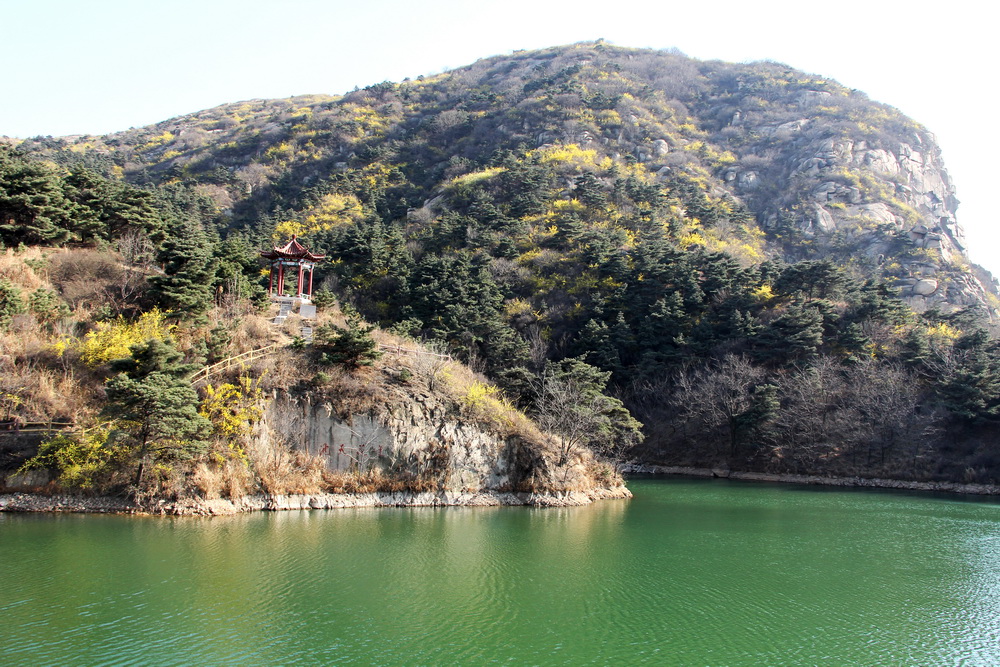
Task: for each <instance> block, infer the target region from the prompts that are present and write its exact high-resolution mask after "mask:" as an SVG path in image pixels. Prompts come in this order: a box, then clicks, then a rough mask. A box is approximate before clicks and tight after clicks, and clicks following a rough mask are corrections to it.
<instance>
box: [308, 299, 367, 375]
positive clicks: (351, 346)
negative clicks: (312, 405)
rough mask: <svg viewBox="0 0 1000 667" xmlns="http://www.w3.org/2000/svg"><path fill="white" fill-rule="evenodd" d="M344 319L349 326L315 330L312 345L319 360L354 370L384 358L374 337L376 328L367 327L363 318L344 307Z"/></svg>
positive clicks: (327, 325)
mask: <svg viewBox="0 0 1000 667" xmlns="http://www.w3.org/2000/svg"><path fill="white" fill-rule="evenodd" d="M344 316H345V318H346V320H347V322H346V324H347V326H346V327H341V326H337V325H336V324H324V325H323V326H321V327H319V328H318V329H316V334H315V342H314V343H313V346H314V347H315V348H316V349H317V350H318V351H319V352H320V361H322V362H323V363H325V364H343V365H345V366H347V367H348V368H352V369H356V368H359V367H361V366H371V365H372V364H373V363H375V360H376V359H378V358H379V357H381V356H382V353H381V352H379V349H378V343H377V342H376V341H375V339H374V338H373V337H372V331H374V330H375V327H374V326H370V325H367V324H365V323H364V321H363V320H362V319H361V315H360V314H359V313H358V312H357V311H355V310H353V309H351V308H346V307H345V309H344Z"/></svg>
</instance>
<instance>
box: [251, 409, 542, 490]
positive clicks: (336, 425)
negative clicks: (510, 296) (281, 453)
mask: <svg viewBox="0 0 1000 667" xmlns="http://www.w3.org/2000/svg"><path fill="white" fill-rule="evenodd" d="M379 412H380V413H381V414H380V415H378V416H376V415H375V414H372V413H367V414H355V415H348V416H342V415H340V414H338V412H337V411H336V409H335V407H334V405H333V403H331V402H330V400H329V399H328V398H324V397H322V396H314V395H305V396H297V397H293V396H289V395H281V396H277V397H275V398H274V399H273V400H271V401H269V402H268V404H267V410H266V414H265V424H266V426H267V427H268V428H265V429H264V432H265V433H267V434H269V436H266V437H269V438H271V439H274V440H277V441H278V442H280V443H284V444H286V445H287V446H290V447H291V448H292V449H294V450H297V451H301V452H306V453H308V454H309V455H311V456H316V457H318V458H320V459H321V460H322V461H323V462H324V464H325V466H326V468H327V469H328V470H332V471H349V470H358V469H360V470H370V469H373V468H378V469H379V470H381V471H383V472H385V473H387V474H395V475H399V474H404V475H407V476H409V477H411V478H414V479H419V480H423V481H425V482H429V483H434V484H436V485H438V486H440V487H441V488H443V489H449V490H455V491H465V492H479V491H488V490H492V491H510V490H527V489H530V488H532V487H533V485H534V484H536V483H537V482H540V481H541V480H544V479H548V478H550V477H551V473H552V471H551V470H550V469H549V466H548V464H547V462H546V459H545V457H544V456H543V455H541V453H540V452H538V451H533V449H534V448H533V447H532V445H531V444H530V443H527V442H525V441H524V440H523V439H522V438H520V437H518V436H513V435H511V436H507V437H503V436H501V435H499V434H497V433H492V432H490V431H488V430H487V429H484V428H482V427H481V426H479V425H477V424H475V423H470V422H465V421H463V420H461V419H460V418H458V416H457V415H455V414H454V413H452V412H450V411H449V410H448V409H447V408H446V406H445V405H444V404H443V403H442V402H441V401H440V400H439V399H437V398H435V397H434V396H433V395H431V394H429V393H416V394H414V395H413V397H412V401H410V402H407V403H399V404H395V405H391V406H386V408H385V409H384V410H379ZM266 444H267V441H266V440H265V445H266ZM271 444H276V443H271Z"/></svg>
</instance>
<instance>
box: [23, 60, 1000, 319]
mask: <svg viewBox="0 0 1000 667" xmlns="http://www.w3.org/2000/svg"><path fill="white" fill-rule="evenodd" d="M20 146H21V148H22V149H27V150H29V151H33V152H37V153H40V154H42V155H45V156H46V157H48V158H50V159H52V160H55V161H56V162H63V163H70V162H73V163H78V162H81V161H82V162H83V163H85V164H88V165H90V166H94V167H97V168H99V169H102V170H104V171H105V172H107V173H114V174H118V175H123V176H125V177H126V178H127V179H129V180H131V181H133V182H140V183H141V182H158V183H164V182H171V181H177V180H184V181H188V182H195V183H198V184H200V191H201V192H202V193H203V194H205V195H206V196H208V197H210V198H211V199H212V200H213V201H214V202H215V205H216V207H217V209H218V212H219V214H220V216H221V218H220V223H222V224H225V225H226V226H228V227H229V228H230V229H240V228H244V227H246V226H247V225H251V226H259V220H260V218H261V216H272V217H273V218H274V220H273V222H277V223H282V222H284V223H286V225H285V229H293V228H295V229H297V230H298V231H301V232H305V233H307V234H308V233H309V232H316V231H322V230H325V229H327V228H329V227H330V226H336V225H338V224H342V223H343V222H344V221H345V220H347V221H350V220H358V219H361V218H363V217H365V216H366V215H371V214H377V215H378V217H379V218H381V219H382V220H383V221H384V222H385V223H392V222H393V221H398V220H402V219H404V218H405V216H406V213H407V211H412V209H418V208H420V207H422V206H423V205H424V204H425V203H426V202H428V201H429V200H433V199H434V198H435V197H436V196H438V195H440V194H441V193H442V192H446V191H447V190H448V189H449V188H450V187H451V188H453V187H454V186H455V185H456V184H463V183H468V182H469V180H470V179H471V180H476V179H480V178H484V177H485V176H483V175H482V174H483V170H484V168H486V169H490V168H494V167H493V165H494V164H495V161H496V156H497V152H498V151H504V150H509V151H519V150H520V151H524V150H535V151H545V150H546V149H552V148H555V147H562V148H563V149H565V148H567V147H573V148H574V149H575V150H577V151H580V152H583V155H576V156H575V157H573V156H570V155H568V154H564V155H550V157H549V159H550V161H566V160H576V161H577V162H579V161H580V160H585V161H586V160H589V161H590V162H592V163H593V164H595V165H597V164H601V163H602V161H603V160H610V161H611V163H612V164H615V165H618V168H619V169H620V171H621V173H623V174H629V175H633V176H635V177H636V178H641V179H643V180H644V181H648V182H649V183H650V184H655V183H660V184H668V183H675V184H676V183H677V182H678V181H680V183H681V186H682V188H683V189H684V190H686V191H687V194H688V195H689V196H688V197H687V198H684V197H682V199H684V201H683V202H682V203H683V204H685V205H687V206H686V208H687V209H688V213H690V215H689V216H688V217H689V218H691V217H696V218H697V219H698V220H699V221H700V222H702V223H703V224H704V226H705V227H706V228H707V227H710V226H713V225H716V223H718V222H719V221H724V222H728V223H730V224H733V223H735V224H736V225H740V224H746V223H750V224H751V225H752V226H753V227H754V228H756V229H760V230H763V231H764V233H765V235H764V239H763V243H762V244H761V247H759V248H757V247H755V248H754V249H755V250H756V251H759V252H760V253H762V255H763V256H766V257H780V258H783V259H786V260H798V259H817V258H834V259H835V260H836V261H837V262H838V263H839V264H842V265H845V266H849V267H851V269H852V270H853V271H854V272H855V273H856V274H857V275H863V276H868V277H870V276H880V277H885V278H889V279H892V280H894V281H895V282H896V284H897V285H898V286H900V287H901V288H902V296H903V297H904V298H905V299H906V300H907V302H908V303H909V304H910V305H912V306H913V307H914V308H915V309H916V310H918V311H920V310H923V309H926V308H929V307H934V308H943V309H946V310H947V309H954V308H956V307H961V306H965V305H971V304H981V305H984V306H987V307H988V308H990V309H991V310H992V311H994V312H995V309H996V306H997V301H996V300H995V298H994V297H995V291H996V288H995V285H994V284H993V281H992V278H990V277H988V276H987V275H986V274H985V273H984V272H982V271H981V270H980V271H972V270H970V267H969V265H968V261H967V258H966V255H965V245H964V238H963V234H962V230H961V227H960V226H959V225H958V222H957V219H956V208H957V205H958V202H957V200H956V198H955V195H954V187H953V186H952V184H951V181H950V179H949V177H948V174H947V172H946V171H945V169H944V166H943V164H942V162H941V158H940V151H939V149H938V147H937V146H936V144H935V142H934V138H933V135H931V134H930V133H929V132H928V131H927V130H926V129H925V128H923V127H922V126H921V125H919V124H918V123H916V122H915V121H913V120H910V119H909V118H907V117H905V116H904V115H902V114H901V113H900V112H899V111H898V110H896V109H894V108H892V107H888V106H886V105H882V104H879V103H877V102H874V101H871V100H869V99H868V98H867V97H865V95H864V94H863V93H861V92H859V91H855V90H849V89H847V88H845V87H843V86H841V85H839V84H837V83H836V82H834V81H831V80H827V79H822V78H818V77H815V76H812V75H808V74H805V73H803V72H799V71H796V70H794V69H791V68H789V67H786V66H784V65H780V64H777V63H768V62H763V63H751V64H744V65H736V64H730V63H722V62H701V61H696V60H693V59H690V58H687V57H685V56H683V55H681V54H679V53H673V52H662V51H661V52H657V51H647V50H637V49H625V48H619V47H612V46H609V45H605V44H601V43H597V44H578V45H574V46H570V47H559V48H553V49H547V50H543V51H532V52H518V53H515V54H514V55H511V56H501V57H496V58H489V59H485V60H482V61H479V62H477V63H475V64H473V65H470V66H468V67H465V68H461V69H458V70H454V71H450V72H446V73H444V74H440V75H437V76H434V77H427V78H424V77H418V79H417V80H414V81H403V82H400V83H390V82H383V83H380V84H376V85H372V86H369V87H368V88H365V89H363V90H358V91H355V92H353V93H350V94H348V95H345V96H343V97H329V96H307V97H297V98H291V99H287V100H252V101H248V102H242V103H235V104H229V105H224V106H222V107H218V108H215V109H209V110H206V111H202V112H199V113H196V114H191V115H188V116H183V117H179V118H174V119H171V120H168V121H164V122H162V123H159V124H157V125H155V126H151V127H146V128H139V129H134V130H129V131H127V132H122V133H118V134H113V135H108V136H104V137H69V138H62V139H53V138H36V139H31V140H27V141H25V142H23V143H21V144H20ZM591 151H593V152H592V153H591ZM477 174H478V175H477ZM463 178H464V179H465V180H459V179H463ZM345 185H347V187H344V186H345ZM563 186H564V187H566V188H568V189H569V190H573V182H572V181H571V180H570V179H566V180H565V181H564V183H563ZM330 190H333V191H334V193H331V192H330ZM571 194H572V193H571ZM690 195H693V196H694V198H695V199H698V198H702V199H704V201H703V202H692V201H690V200H691V198H692V197H691V196H690ZM692 204H695V208H694V209H692V206H691V205H692ZM623 213H625V212H623ZM734 214H735V215H734ZM286 218H287V219H288V220H286ZM292 223H295V224H292ZM715 234H716V235H717V236H720V237H722V238H726V237H727V236H730V235H731V234H730V233H729V230H726V229H719V228H716V230H715ZM317 240H319V239H317ZM319 241H320V242H321V243H322V240H319ZM751 259H760V257H753V256H751ZM984 281H985V284H984Z"/></svg>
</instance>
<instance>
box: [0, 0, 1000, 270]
mask: <svg viewBox="0 0 1000 667" xmlns="http://www.w3.org/2000/svg"><path fill="white" fill-rule="evenodd" d="M994 24H995V21H994V19H993V9H992V6H991V5H989V3H985V2H976V3H975V4H973V3H972V2H970V1H967V0H957V1H956V0H953V1H952V2H947V3H934V4H933V5H931V4H928V3H923V2H920V1H919V0H910V1H908V2H897V1H896V0H888V1H886V0H866V1H858V0H840V1H839V2H836V3H817V2H803V1H802V0H795V1H791V0H789V1H785V0H775V1H769V0H756V1H751V0H740V1H738V2H732V1H730V0H714V1H712V2H695V1H692V0H688V1H686V2H683V3H682V2H671V1H670V0H658V1H652V2H647V1H645V0H636V1H633V2H614V1H610V0H604V1H602V2H594V1H592V0H580V1H575V2H554V1H550V0H505V1H504V2H497V3H486V2H476V1H475V0H461V1H459V0H424V1H422V2H414V1H413V0H409V1H405V0H353V1H352V2H341V1H340V0H328V1H326V2H324V1H321V0H280V1H278V0H274V1H271V2H266V1H263V0H160V2H147V1H143V0H129V1H125V0H0V26H2V27H3V31H2V34H0V63H2V66H3V70H2V71H3V92H2V97H0V135H7V136H12V137H27V136H35V135H39V134H41V135H54V136H59V135H67V134H84V133H87V134H95V133H106V132H113V131H116V130H124V129H128V128H129V127H135V126H142V125H147V124H150V123H154V122H157V121H161V120H166V119H167V118H170V117H172V116H176V115H179V114H183V113H188V112H193V111H198V110H201V109H205V108H208V107H212V106H215V105H218V104H222V103H225V102H234V101H237V100H243V99H250V98H257V97H262V98H270V97H288V96H290V95H299V94H306V93H329V94H339V93H343V92H346V91H348V90H351V89H352V88H354V87H355V86H362V87H363V86H366V85H369V84H372V83H378V82H380V81H384V80H389V81H399V80H401V79H403V78H405V77H411V78H413V77H416V76H418V75H420V74H432V73H436V72H440V71H442V70H444V69H448V68H452V67H460V66H462V65H466V64H469V63H471V62H473V61H475V60H476V59H478V58H484V57H488V56H491V55H497V54H503V53H510V52H511V51H513V50H515V49H532V48H541V47H546V46H554V45H558V44H568V43H572V42H578V41H585V40H594V39H598V38H604V39H606V40H607V41H609V42H612V43H614V44H618V45H621V46H634V47H652V48H670V47H676V48H678V49H680V50H681V51H683V52H684V53H686V54H688V55H689V56H693V57H696V58H700V59H702V60H711V59H721V60H729V61H734V62H743V61H749V60H761V59H771V60H777V61H780V62H783V63H786V64H788V65H791V66H792V67H795V68H797V69H801V70H805V71H807V72H810V73H813V74H819V75H822V76H826V77H830V78H833V79H836V80H837V81H839V82H840V83H842V84H844V85H846V86H849V87H851V88H857V89H859V90H862V91H864V92H866V93H867V94H868V95H869V96H870V97H871V98H873V99H876V100H878V101H881V102H885V103H887V104H891V105H893V106H895V107H897V108H899V109H900V110H902V111H903V112H904V113H905V114H907V115H909V116H910V117H912V118H914V119H915V120H917V121H919V122H921V123H923V124H924V125H926V126H927V127H928V128H929V129H930V130H931V131H932V132H934V133H935V134H936V135H937V138H938V141H939V143H940V145H941V147H942V150H943V152H944V159H945V164H946V166H947V167H948V171H949V173H951V175H952V178H953V180H954V182H955V184H956V187H957V191H958V197H959V199H960V200H961V201H962V206H961V207H960V209H959V222H960V223H961V224H962V225H963V226H964V227H965V229H966V232H967V235H968V240H969V242H970V253H971V255H972V258H973V260H974V261H977V262H979V263H981V264H983V265H985V266H986V267H987V268H989V269H991V270H992V271H994V272H995V273H997V274H1000V229H995V227H997V225H995V224H994V219H995V214H994V212H993V209H992V207H991V203H992V202H991V201H990V196H991V186H992V183H991V181H992V180H993V179H991V174H990V172H991V169H992V165H990V164H988V162H987V160H988V157H989V155H990V154H989V152H988V151H989V150H990V149H991V147H990V145H989V144H991V143H992V142H989V137H990V135H991V134H992V132H991V131H990V127H991V126H992V124H993V123H994V122H995V121H994V119H993V116H994V109H995V106H994V102H995V100H996V99H997V96H996V93H994V92H993V88H994V77H993V72H994V70H995V66H996V65H997V56H996V55H995V51H994V48H993V46H992V44H993V42H994V41H995V39H996V36H995V32H996V31H995V25H994ZM987 142H989V143H987Z"/></svg>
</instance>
